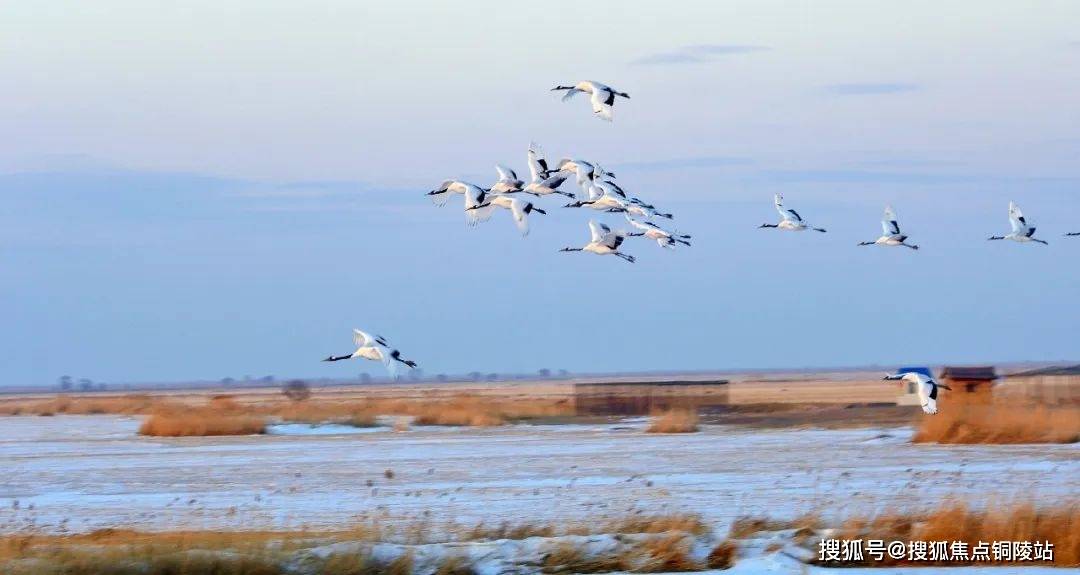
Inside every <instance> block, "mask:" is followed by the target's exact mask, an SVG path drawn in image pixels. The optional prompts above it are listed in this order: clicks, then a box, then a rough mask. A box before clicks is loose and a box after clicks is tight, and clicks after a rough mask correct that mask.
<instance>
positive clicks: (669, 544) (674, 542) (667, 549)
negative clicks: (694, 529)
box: [631, 533, 703, 573]
mask: <svg viewBox="0 0 1080 575" xmlns="http://www.w3.org/2000/svg"><path fill="white" fill-rule="evenodd" d="M692 543H693V541H692V540H691V539H690V538H689V537H687V536H686V535H684V534H682V533H672V534H670V535H665V536H663V537H653V538H650V539H646V540H645V541H643V542H641V544H640V545H638V546H637V548H636V549H635V550H634V551H633V552H632V553H631V556H633V557H634V558H635V561H634V571H635V572H638V573H670V572H676V571H701V570H702V568H703V566H702V565H701V564H700V563H698V562H697V561H695V560H694V559H693V558H692V557H691V556H690V551H691V545H692Z"/></svg>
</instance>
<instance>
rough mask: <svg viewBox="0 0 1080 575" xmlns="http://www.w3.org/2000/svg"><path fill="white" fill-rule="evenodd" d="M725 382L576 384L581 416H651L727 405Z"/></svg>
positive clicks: (598, 382) (575, 402)
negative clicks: (656, 413)
mask: <svg viewBox="0 0 1080 575" xmlns="http://www.w3.org/2000/svg"><path fill="white" fill-rule="evenodd" d="M729 389H730V385H729V382H728V380H726V379H713V380H704V381H695V380H658V381H593V382H579V383H575V384H574V411H575V412H576V413H577V414H578V415H649V414H651V413H655V412H657V411H664V410H667V409H693V410H701V409H709V408H715V407H720V406H726V405H728V390H729Z"/></svg>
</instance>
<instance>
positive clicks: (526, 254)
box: [0, 0, 1080, 386]
mask: <svg viewBox="0 0 1080 575" xmlns="http://www.w3.org/2000/svg"><path fill="white" fill-rule="evenodd" d="M0 14H2V17H0V77H3V78H4V85H5V89H4V90H0V127H2V131H0V133H2V134H3V137H2V138H0V318H2V325H3V328H4V329H3V330H0V386H2V385H17V386H23V385H52V384H54V383H55V382H56V380H57V378H58V377H59V376H60V375H71V376H74V377H86V378H90V379H93V380H94V381H103V382H145V381H175V380H190V379H210V380H215V379H219V378H223V377H234V378H242V377H244V376H252V377H262V376H264V375H275V376H277V377H279V378H284V377H335V378H337V377H352V376H355V375H357V374H359V373H362V372H367V373H371V374H373V375H381V373H382V367H381V366H380V365H378V364H375V363H359V362H337V363H333V364H329V363H321V362H319V361H318V360H319V359H320V358H322V357H325V356H327V355H330V354H341V353H346V352H349V351H351V333H350V330H351V328H353V327H358V328H361V329H365V330H368V331H372V332H377V333H380V334H382V335H384V336H386V337H387V338H388V339H390V340H391V342H392V343H393V344H394V345H395V346H397V347H399V348H400V349H401V350H402V352H403V353H404V355H406V356H407V357H411V358H414V359H415V360H416V361H417V362H418V363H419V364H420V365H421V367H422V368H423V369H424V373H426V374H428V375H434V374H438V373H446V374H460V373H466V372H470V371H474V370H478V371H483V372H499V373H526V372H534V371H536V370H538V369H542V368H547V369H552V370H556V369H567V370H570V371H572V372H576V373H585V372H609V371H637V370H707V369H743V368H798V367H825V366H856V365H870V364H878V365H894V364H920V363H975V362H1003V361H1057V360H1078V359H1080V357H1078V355H1077V351H1076V345H1075V342H1076V333H1077V325H1078V320H1080V306H1077V305H1076V296H1077V294H1078V293H1080V268H1078V267H1077V266H1076V265H1075V262H1076V261H1077V259H1076V258H1077V254H1080V238H1065V237H1062V236H1063V234H1064V233H1065V232H1068V231H1080V222H1078V221H1077V220H1078V218H1077V216H1078V215H1080V198H1078V196H1077V190H1078V189H1080V163H1078V162H1077V161H1076V160H1077V157H1078V155H1080V98H1077V93H1078V92H1080V31H1077V29H1076V26H1075V23H1076V22H1078V21H1080V4H1078V3H1076V2H1071V1H1061V2H1053V1H1038V2H1024V3H1020V2H1011V1H993V0H990V1H954V2H947V3H942V2H936V1H934V2H931V1H910V2H884V1H872V0H869V1H868V0H853V1H839V0H820V1H814V2H790V1H788V2H781V1H768V0H748V1H737V2H736V1H719V2H717V1H711V0H702V1H684V2H679V3H656V2H634V1H621V2H614V1H612V2H606V1H599V0H597V1H593V2H589V3H585V4H582V3H577V2H574V3H572V2H544V3H529V4H525V3H510V4H508V3H505V2H469V3H465V5H460V3H453V4H451V3H444V2H434V1H419V0H401V1H397V2H392V3H389V2H363V3H358V2H344V1H342V2H302V3H301V2H256V1H254V0H243V1H242V0H234V1H214V2H209V1H207V2H201V1H191V2H184V3H176V2H155V1H146V0H132V1H120V0H100V1H98V2H93V3H90V2H75V1H71V2H68V1H62V0H51V1H48V2H14V1H3V0H0ZM583 79H593V80H598V81H601V82H604V83H607V84H610V85H613V86H615V87H616V88H618V89H620V90H622V91H626V92H628V93H629V94H630V95H631V99H630V100H621V101H619V102H618V104H617V106H616V110H615V116H616V117H615V121H614V122H612V123H606V122H603V121H600V120H598V119H596V118H594V117H592V114H591V113H590V111H589V108H588V105H587V104H586V103H585V102H584V101H583V100H578V101H571V102H569V103H562V102H560V101H559V95H558V94H555V93H552V92H550V91H549V90H550V88H551V87H553V86H555V85H558V84H566V83H572V82H576V81H579V80H583ZM532 141H535V142H538V143H540V144H541V145H542V146H543V148H544V150H545V151H546V152H547V154H548V156H549V157H550V158H551V159H552V160H554V159H557V158H559V157H563V156H576V157H582V158H587V159H591V160H594V161H596V162H599V163H600V164H602V165H603V166H604V167H605V168H607V169H609V170H611V171H614V172H615V173H616V174H617V176H618V182H619V183H620V185H621V186H622V187H624V188H626V189H628V190H629V191H631V192H632V193H634V194H636V195H638V196H640V197H642V198H644V199H646V200H649V201H651V202H653V203H655V204H657V205H658V206H660V207H661V208H663V209H665V210H667V211H671V212H673V213H674V214H675V219H674V220H673V221H672V222H670V224H671V226H673V227H675V228H677V229H678V230H680V231H681V232H683V233H688V234H691V235H692V236H693V246H692V247H690V248H687V249H679V250H676V251H671V252H669V251H665V250H661V249H660V248H659V247H658V246H656V245H655V244H653V243H649V242H647V241H645V240H635V239H631V240H628V243H627V250H626V251H628V252H630V253H632V254H634V255H635V256H637V258H638V261H637V263H636V264H633V265H631V264H628V263H627V262H624V261H622V260H619V259H617V258H610V257H597V256H594V255H592V254H582V253H570V254H567V253H560V252H558V249H559V248H561V247H564V246H580V245H583V244H584V243H586V242H587V241H588V229H587V226H586V222H587V221H588V219H589V217H590V216H594V217H597V216H598V215H597V214H596V213H593V212H587V213H586V211H585V210H571V209H563V208H561V207H559V206H560V204H561V202H559V201H557V200H554V199H551V198H545V199H542V200H540V201H538V204H541V205H542V207H544V208H545V209H547V211H548V212H549V214H548V215H547V216H546V217H545V216H542V215H537V214H534V215H533V217H532V229H533V231H532V233H531V234H530V236H529V237H528V238H525V239H522V238H521V237H520V236H519V235H518V234H517V233H516V230H515V229H514V227H513V225H512V224H511V222H510V220H509V218H508V216H507V214H505V213H496V214H495V216H494V217H493V218H492V221H490V222H487V223H485V224H483V225H482V226H480V227H478V228H475V229H470V228H466V227H465V225H464V217H463V215H462V213H461V212H462V208H461V200H460V198H455V199H454V201H452V202H450V204H449V205H447V206H445V207H441V208H440V207H436V206H433V205H432V204H431V203H430V202H429V201H428V200H427V198H425V197H424V194H425V192H427V191H428V190H430V189H433V188H434V187H436V186H437V185H438V183H439V182H440V181H442V180H443V179H446V178H461V179H465V180H469V181H474V182H476V183H478V184H481V185H489V184H491V183H492V182H493V181H494V169H493V167H494V164H496V163H503V164H507V165H510V166H512V167H514V168H516V169H517V170H518V172H519V174H525V173H527V169H526V164H525V151H526V149H527V147H528V145H529V143H530V142H532ZM778 192H779V193H783V194H784V195H785V197H786V200H787V204H788V205H789V206H790V207H793V208H796V209H797V210H799V212H800V213H801V214H802V215H803V216H804V217H805V218H806V219H807V220H808V221H810V222H811V223H812V224H814V225H817V226H820V227H824V228H827V229H828V230H829V231H828V233H826V234H814V233H802V234H797V233H783V232H779V231H777V230H760V229H757V226H758V225H759V224H761V223H763V222H773V221H774V220H776V219H777V214H776V212H775V210H774V208H773V205H772V195H773V194H774V193H778ZM1010 200H1013V201H1016V202H1017V203H1018V204H1020V206H1021V207H1022V208H1023V210H1024V212H1025V214H1026V215H1027V216H1028V219H1029V220H1031V221H1032V222H1033V223H1034V224H1035V225H1036V226H1037V227H1038V233H1037V235H1038V236H1042V237H1043V238H1044V239H1046V240H1048V241H1049V242H1050V245H1048V246H1042V245H1034V244H1028V245H1021V244H1015V243H1012V242H994V243H989V242H987V241H985V238H986V237H987V236H989V235H991V234H1003V233H1007V232H1008V231H1009V224H1008V220H1007V215H1006V208H1007V204H1008V202H1009V201H1010ZM886 203H891V204H892V205H893V206H894V207H895V209H896V212H897V214H898V216H899V218H900V223H901V226H902V227H903V228H904V231H905V232H906V233H908V234H909V235H910V237H911V241H913V242H914V243H917V244H919V245H921V246H922V249H921V250H919V251H918V252H912V251H910V250H904V249H887V248H880V247H857V246H856V244H857V243H858V242H859V241H864V240H873V239H875V238H876V237H877V236H878V235H879V233H880V229H881V228H880V223H879V220H880V217H881V212H882V209H883V207H884V205H885V204H886ZM598 219H600V220H602V221H607V222H608V223H610V224H611V225H613V226H617V225H618V224H620V220H619V218H618V216H616V215H607V214H601V215H599V216H598Z"/></svg>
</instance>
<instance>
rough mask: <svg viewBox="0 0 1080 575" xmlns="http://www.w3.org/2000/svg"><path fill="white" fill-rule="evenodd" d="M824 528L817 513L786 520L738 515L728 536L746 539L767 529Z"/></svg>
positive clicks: (800, 530) (798, 530)
mask: <svg viewBox="0 0 1080 575" xmlns="http://www.w3.org/2000/svg"><path fill="white" fill-rule="evenodd" d="M822 528H824V524H823V523H822V520H821V518H820V517H819V516H818V515H817V514H815V513H804V514H802V515H799V516H798V517H796V518H794V519H791V520H786V521H778V520H775V519H764V518H760V517H738V518H736V519H735V521H733V522H732V523H731V527H730V529H729V530H728V537H729V538H731V539H744V538H746V537H749V536H751V535H754V534H755V533H761V532H765V531H785V530H789V529H794V530H795V531H796V532H806V531H812V530H814V529H822Z"/></svg>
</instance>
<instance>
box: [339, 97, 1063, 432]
mask: <svg viewBox="0 0 1080 575" xmlns="http://www.w3.org/2000/svg"><path fill="white" fill-rule="evenodd" d="M552 91H562V92H565V94H564V95H563V97H562V100H563V101H564V102H565V101H567V100H570V99H572V98H573V97H574V95H576V94H578V93H579V92H580V93H583V94H588V95H589V102H590V105H591V107H592V111H593V114H594V115H595V116H596V117H598V118H600V119H602V120H607V121H609V122H610V121H612V120H613V119H614V106H615V102H616V99H617V98H625V99H629V98H630V95H629V94H627V93H626V92H620V91H619V90H616V89H615V88H612V87H611V86H608V85H605V84H601V83H599V82H592V81H583V82H578V83H577V84H574V85H573V86H563V85H559V86H556V87H554V88H552ZM526 157H527V161H528V165H529V175H530V180H529V182H528V183H526V182H525V181H524V180H521V179H520V178H518V175H517V173H516V172H515V171H514V170H512V169H510V168H508V167H505V166H502V165H496V166H495V171H496V174H497V179H496V181H495V183H493V184H492V185H491V186H489V187H486V188H485V187H481V186H478V185H476V184H473V183H470V182H465V181H461V180H454V179H451V180H445V181H443V182H442V184H440V185H439V187H438V188H436V189H434V190H431V191H430V192H428V193H427V195H428V196H429V197H430V198H431V199H432V201H433V202H434V203H435V204H436V205H439V206H443V205H446V203H447V202H448V201H449V200H450V198H451V197H452V196H454V195H456V194H460V195H461V196H462V197H463V200H464V211H465V223H466V225H468V226H477V225H478V224H480V223H481V222H486V221H488V220H489V219H491V217H492V215H493V214H494V212H496V211H497V208H502V209H504V210H506V211H508V212H509V213H510V217H511V218H512V220H513V222H514V225H516V226H517V228H518V230H519V231H520V232H521V234H522V235H523V236H527V235H528V234H529V217H530V216H531V215H532V214H540V215H545V216H546V215H547V214H548V211H547V210H545V209H542V208H541V207H539V206H538V205H537V204H536V203H535V202H536V201H538V200H539V199H540V198H543V197H549V196H564V197H566V198H568V199H569V200H572V201H570V202H569V203H567V204H565V205H564V206H563V207H564V208H586V209H591V210H596V211H598V212H602V213H620V214H622V215H623V217H624V218H625V219H626V222H627V224H628V225H629V226H630V227H631V228H632V229H633V230H635V231H625V230H620V229H612V228H611V227H610V226H608V225H607V224H604V223H601V222H597V221H596V220H593V219H590V220H589V234H590V237H589V242H588V243H587V244H585V245H584V246H581V247H564V248H562V249H561V250H559V251H561V252H589V253H593V254H596V255H613V256H616V257H619V258H621V259H623V260H626V261H627V262H630V263H633V262H634V261H635V258H634V256H632V255H630V254H628V253H626V252H624V251H621V248H623V247H624V245H625V241H626V239H627V238H630V237H643V238H647V239H651V240H654V241H656V243H657V244H658V245H659V246H660V247H662V248H668V249H673V248H675V247H676V246H679V245H683V246H689V245H690V242H689V240H690V239H691V237H690V236H689V235H687V234H680V233H678V232H676V231H673V230H669V229H666V228H664V227H663V226H661V225H659V224H657V223H656V222H655V221H654V220H656V219H657V218H663V219H667V220H671V219H673V218H674V216H673V215H672V214H670V213H666V212H661V211H659V210H658V209H657V207H656V206H655V205H653V204H650V203H647V202H645V201H644V200H642V199H640V198H637V197H634V196H632V195H630V194H628V193H627V192H626V190H624V189H623V188H621V187H620V186H619V185H618V184H617V183H616V182H615V174H614V173H612V172H609V171H606V170H604V169H603V168H602V167H601V166H600V165H599V164H598V163H595V162H589V161H586V160H583V159H580V158H576V157H569V158H563V159H561V160H559V162H558V163H557V164H555V166H554V167H553V168H552V167H551V166H550V165H549V164H548V162H547V159H546V158H545V156H544V153H543V150H542V149H541V148H540V146H538V145H537V144H535V143H533V144H531V145H530V146H529V149H528V152H527V154H526ZM571 177H573V179H574V182H575V183H576V184H577V186H578V188H580V190H581V194H580V195H579V194H577V193H575V192H571V191H567V190H565V189H560V187H562V186H563V185H564V184H566V182H567V181H568V180H570V178H571ZM774 203H775V205H776V211H777V212H779V213H780V218H781V219H780V221H779V222H778V223H775V224H770V223H764V224H761V225H760V226H759V227H760V228H775V229H779V230H787V231H796V232H801V231H806V230H813V231H816V232H820V233H825V232H826V230H825V228H819V227H814V226H812V225H810V224H809V223H807V221H806V220H804V219H803V217H802V216H801V215H800V214H799V212H797V211H795V210H794V209H792V208H788V207H785V206H784V197H783V195H781V194H776V196H775V198H774ZM1009 222H1010V224H1011V225H1012V233H1010V234H1007V235H1003V236H990V237H989V238H988V239H990V240H1012V241H1015V242H1021V243H1026V242H1037V243H1041V244H1044V245H1045V244H1046V243H1047V242H1046V241H1044V240H1041V239H1037V238H1035V237H1034V235H1035V226H1034V225H1032V224H1030V223H1029V222H1028V221H1027V219H1025V218H1024V215H1023V214H1022V213H1021V211H1020V208H1019V207H1018V206H1017V205H1016V204H1015V203H1013V202H1009ZM881 227H882V235H881V236H880V237H878V238H877V239H875V240H873V241H863V242H859V244H858V245H860V246H870V245H878V246H894V247H895V246H903V247H906V248H908V249H911V250H918V249H919V246H918V245H916V244H911V243H908V241H907V240H908V236H907V235H905V234H904V233H903V232H902V231H901V228H900V224H899V221H898V220H897V217H896V212H895V211H894V210H893V208H892V206H886V207H885V215H884V217H883V218H882V221H881ZM1065 235H1067V236H1080V232H1071V233H1067V234H1065ZM353 341H354V343H355V344H356V347H357V349H356V351H354V352H352V353H351V354H346V355H341V356H330V357H327V358H326V359H325V360H324V361H339V360H344V359H354V358H361V359H368V360H373V361H380V362H382V363H383V364H384V365H385V366H387V368H388V369H389V370H390V371H391V373H393V372H394V370H395V367H396V366H397V364H402V365H405V366H407V367H410V368H414V367H416V363H415V362H413V361H410V360H406V359H403V358H402V357H401V352H400V351H398V350H397V349H394V348H392V347H390V345H389V343H388V342H387V341H386V339H385V338H383V337H380V336H372V335H369V334H367V333H365V332H363V331H360V330H358V329H354V330H353ZM885 379H887V380H905V381H909V382H912V383H915V384H916V388H917V391H918V394H919V397H920V399H921V403H922V408H923V411H925V412H926V413H928V414H934V413H937V394H938V388H939V387H944V388H945V389H949V388H948V387H947V386H944V385H941V384H938V383H937V382H935V381H934V380H933V379H932V378H929V377H927V376H926V375H924V374H921V373H914V372H911V373H901V374H896V375H888V376H886V377H885Z"/></svg>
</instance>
